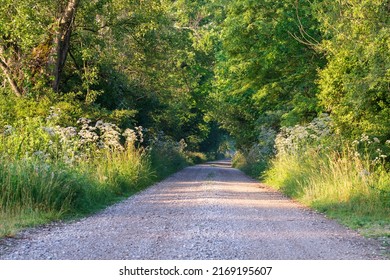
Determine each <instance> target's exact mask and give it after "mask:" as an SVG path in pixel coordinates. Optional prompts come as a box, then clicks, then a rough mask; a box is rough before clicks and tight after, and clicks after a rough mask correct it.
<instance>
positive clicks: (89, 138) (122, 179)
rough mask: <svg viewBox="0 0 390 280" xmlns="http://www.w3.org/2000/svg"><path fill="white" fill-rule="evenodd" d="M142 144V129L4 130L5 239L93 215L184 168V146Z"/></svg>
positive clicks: (32, 125) (33, 124)
mask: <svg viewBox="0 0 390 280" xmlns="http://www.w3.org/2000/svg"><path fill="white" fill-rule="evenodd" d="M142 141H143V134H142V128H135V129H126V130H125V131H122V130H120V129H119V128H118V127H116V126H115V125H113V124H110V123H104V122H102V121H98V122H96V123H92V122H91V121H90V120H87V119H82V120H80V124H79V127H66V128H63V127H60V126H57V125H53V124H51V123H50V122H48V121H47V120H42V119H40V118H35V119H24V120H21V121H20V122H19V123H16V124H14V126H13V127H12V126H6V127H5V128H4V129H3V130H2V131H1V130H0V237H1V236H5V235H13V234H14V233H15V232H17V231H18V230H19V229H21V228H24V227H26V226H30V225H38V224H42V223H46V222H48V221H52V220H56V219H66V218H69V217H75V216H79V215H85V214H88V213H92V212H94V211H97V210H99V209H101V208H103V207H104V206H107V205H109V204H111V203H113V202H116V201H118V200H119V199H122V198H124V197H127V196H129V195H131V194H133V193H135V192H137V191H139V190H141V189H142V188H144V187H145V186H147V185H149V184H151V183H152V182H154V181H155V180H157V179H161V178H163V177H165V176H167V175H169V174H171V173H173V172H174V171H176V170H178V169H179V168H182V167H184V166H185V165H186V159H185V156H184V152H183V149H182V148H180V144H178V143H174V142H173V141H171V142H169V143H167V141H160V140H159V141H156V142H155V143H154V146H153V148H148V149H145V148H143V147H142V146H141V145H140V143H142ZM161 166H164V167H165V168H161Z"/></svg>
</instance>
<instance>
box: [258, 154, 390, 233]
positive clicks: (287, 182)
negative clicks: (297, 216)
mask: <svg viewBox="0 0 390 280" xmlns="http://www.w3.org/2000/svg"><path fill="white" fill-rule="evenodd" d="M265 182H266V183H267V184H268V185H270V186H273V187H275V188H277V189H279V190H281V191H283V192H284V193H286V194H287V195H289V196H290V197H293V198H295V199H298V200H299V201H301V202H302V203H304V204H306V205H308V206H310V207H313V208H314V209H317V210H319V211H321V212H323V213H326V214H327V216H329V217H331V218H334V219H337V220H338V221H340V222H341V223H343V224H345V225H347V226H349V227H351V228H353V229H357V230H359V231H360V232H361V233H363V234H364V235H366V236H371V237H389V236H390V174H389V172H386V171H384V168H381V167H380V166H379V167H377V168H373V167H372V164H371V163H370V161H369V160H364V159H361V158H359V157H355V156H353V155H352V154H351V153H349V152H348V151H347V152H344V153H342V154H339V153H336V152H330V153H329V154H324V153H317V152H315V151H314V150H310V149H308V150H307V151H305V152H304V153H302V154H301V155H293V154H285V155H278V156H277V157H276V158H275V159H274V160H273V161H272V164H271V167H270V169H268V170H267V171H266V172H265Z"/></svg>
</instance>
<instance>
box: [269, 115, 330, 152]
mask: <svg viewBox="0 0 390 280" xmlns="http://www.w3.org/2000/svg"><path fill="white" fill-rule="evenodd" d="M333 136H334V132H333V125H332V121H331V118H330V117H329V115H327V114H322V115H321V116H320V117H318V118H315V119H314V120H313V121H312V122H310V123H309V124H307V125H296V126H294V127H282V128H281V130H280V132H279V133H278V134H277V135H276V138H275V149H276V151H277V153H278V154H295V153H302V152H305V151H306V149H307V148H308V146H312V147H314V146H315V147H316V149H321V148H323V147H324V144H325V143H326V142H328V140H329V139H330V138H331V137H333ZM327 144H328V145H329V143H327Z"/></svg>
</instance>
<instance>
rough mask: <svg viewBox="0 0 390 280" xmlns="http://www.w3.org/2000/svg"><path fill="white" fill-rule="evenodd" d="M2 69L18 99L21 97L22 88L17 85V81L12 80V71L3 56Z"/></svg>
mask: <svg viewBox="0 0 390 280" xmlns="http://www.w3.org/2000/svg"><path fill="white" fill-rule="evenodd" d="M0 54H1V49H0ZM0 68H1V70H3V73H4V75H5V77H6V78H7V80H8V82H9V84H10V86H11V89H12V90H13V92H14V93H15V95H16V96H18V97H21V96H22V91H21V90H20V88H19V87H18V85H17V84H16V82H15V80H14V79H13V78H12V71H11V69H10V68H9V67H8V65H7V63H6V62H5V60H4V59H3V57H2V56H0Z"/></svg>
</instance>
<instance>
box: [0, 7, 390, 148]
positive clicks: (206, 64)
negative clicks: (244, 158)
mask: <svg viewBox="0 0 390 280" xmlns="http://www.w3.org/2000/svg"><path fill="white" fill-rule="evenodd" d="M389 10H390V2H389V1H385V0H383V1H379V0H365V1H353V0H346V1H343V0H341V1H326V0H322V1H306V0H305V1H297V0H287V1H267V0H261V1H249V0H247V1H224V0H214V1H184V0H182V1H169V0H162V1H155V0H145V1H141V0H139V1H133V0H126V1H119V0H118V1H117V0H94V1H76V0H68V1H65V0H63V1H45V0H40V1H30V0H23V1H17V2H15V1H8V0H2V5H1V11H0V13H1V17H0V18H1V21H0V32H1V34H0V65H1V70H2V71H1V76H2V77H3V80H4V81H3V86H2V95H3V96H4V98H8V99H12V98H13V97H12V96H11V95H15V96H16V97H18V98H29V99H32V100H36V101H37V102H41V100H42V99H45V98H49V99H50V101H48V103H50V104H51V105H53V104H56V106H57V107H58V106H61V104H62V103H61V102H60V101H62V102H65V103H67V104H68V105H63V106H64V107H66V108H63V109H64V110H65V111H66V112H65V114H67V115H69V116H70V117H72V116H74V118H73V119H75V118H76V117H80V115H81V114H84V113H85V112H88V114H93V113H92V112H91V111H93V112H96V110H97V111H98V112H99V113H96V114H97V115H99V114H101V113H102V111H104V114H106V115H107V117H111V118H112V119H113V120H115V121H117V122H119V123H120V124H126V125H130V124H138V125H143V126H144V127H148V128H152V129H153V128H154V129H156V130H161V131H164V132H165V133H167V134H168V135H171V136H173V137H174V138H175V139H176V140H180V139H181V138H184V139H185V140H186V142H187V143H188V144H189V145H190V146H191V148H192V149H199V148H203V149H206V147H205V146H207V145H211V142H210V141H207V137H208V136H209V135H211V134H213V133H212V131H216V130H217V129H216V125H215V123H213V121H218V123H219V124H220V125H221V126H222V127H223V128H224V129H225V130H227V131H228V132H229V133H230V134H231V135H232V136H233V137H234V139H235V140H236V141H237V147H238V148H248V147H249V146H250V145H252V143H254V142H256V141H257V140H258V137H259V135H260V134H261V133H262V131H264V130H267V129H272V130H275V131H276V132H277V131H278V130H279V129H280V127H281V126H294V125H296V124H302V123H307V122H310V121H311V120H312V119H314V118H315V117H316V116H318V114H319V113H329V114H330V115H331V116H332V118H333V120H334V123H335V125H336V129H337V130H338V131H339V132H340V133H342V134H343V135H345V136H347V137H348V138H353V137H359V136H360V135H362V134H363V133H367V134H370V135H372V136H375V137H378V138H379V139H380V140H383V141H386V140H387V139H389V138H390V129H389V127H390V112H389V102H390V100H389V99H390V94H389V87H390V85H389V79H390V78H389V75H390V74H389V68H390V67H389V64H390V61H389V60H390V53H389V42H390V39H389V36H390V35H389V34H390V32H389V21H390V19H389V18H390V17H389V13H390V12H389ZM4 98H3V99H4ZM14 102H17V101H14ZM8 105H9V103H7V102H6V101H4V100H3V101H2V111H3V114H2V116H1V124H2V125H5V124H6V122H9V121H10V119H11V120H12V119H16V118H18V117H19V116H20V117H22V116H23V115H28V114H30V112H23V113H20V112H9V110H7V108H6V107H7V106H8ZM20 110H22V108H20ZM5 112H7V113H6V114H5ZM81 112H83V113H81ZM35 113H36V112H35ZM31 114H34V113H32V112H31ZM5 115H6V116H5ZM216 134H218V132H215V133H214V134H213V135H214V136H213V137H215V135H216ZM202 143H207V145H203V146H202ZM201 146H202V147H201ZM212 148H214V149H215V145H214V147H212ZM206 150H207V149H206Z"/></svg>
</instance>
